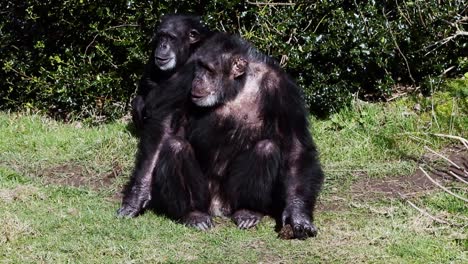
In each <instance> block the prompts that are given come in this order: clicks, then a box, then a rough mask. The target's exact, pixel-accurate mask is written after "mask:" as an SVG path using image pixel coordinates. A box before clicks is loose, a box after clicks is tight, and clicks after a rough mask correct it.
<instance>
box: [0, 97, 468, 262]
mask: <svg viewBox="0 0 468 264" xmlns="http://www.w3.org/2000/svg"><path fill="white" fill-rule="evenodd" d="M467 103H468V102H467V101H466V98H461V99H460V98H455V97H450V96H449V95H447V94H444V93H439V94H438V95H437V96H434V97H433V98H429V99H421V98H419V99H414V98H403V99H400V100H397V101H395V102H392V103H390V104H385V105H383V104H367V103H363V102H359V101H356V102H355V103H354V104H353V105H352V106H351V107H350V108H349V109H345V110H343V111H341V112H340V113H338V114H335V115H334V116H332V117H331V118H330V119H327V120H315V119H313V120H312V123H313V127H312V128H311V129H312V131H313V134H314V138H315V140H316V142H317V145H318V148H319V150H320V152H321V160H322V163H323V166H324V169H325V171H326V173H327V179H326V183H325V186H324V190H323V193H322V195H321V197H320V202H319V205H318V209H317V213H316V224H317V225H318V226H319V229H320V231H319V236H318V237H317V238H313V239H309V240H306V241H291V240H280V239H278V238H277V233H276V232H275V231H274V221H273V220H272V219H265V220H263V221H262V222H261V224H260V225H259V226H258V228H256V229H253V230H248V231H242V230H238V229H236V228H235V226H234V225H233V224H232V223H230V222H229V221H228V220H226V219H216V222H217V226H216V227H215V228H214V229H213V230H211V231H209V232H205V233H203V232H198V231H195V230H192V229H190V228H186V227H184V226H182V225H178V224H175V223H173V222H172V221H169V220H168V219H165V218H164V217H161V216H157V215H155V214H153V213H151V212H150V213H146V214H144V215H142V216H140V217H138V218H136V219H117V218H115V217H114V216H115V211H116V210H117V208H118V207H119V202H120V200H119V199H120V198H119V192H120V190H121V188H122V184H123V183H125V181H126V180H127V179H128V176H129V174H130V172H131V169H132V165H133V159H134V153H135V146H136V139H135V138H133V137H132V136H131V135H130V133H129V132H128V130H127V129H126V123H125V122H123V121H122V122H115V123H112V124H106V125H101V126H98V127H89V126H87V125H84V124H81V123H78V122H75V123H71V124H62V123H58V122H55V121H53V120H50V119H48V118H44V117H42V116H38V115H24V114H12V113H0V223H2V224H1V225H0V262H2V263H41V262H45V263H63V262H72V263H80V262H81V263H122V262H125V263H127V262H128V263H143V262H149V263H158V262H164V263H171V262H172V263H183V262H195V263H315V262H317V263H349V262H354V263H369V262H370V263H466V262H467V261H468V242H467V241H468V240H467V233H466V231H467V230H466V225H467V224H468V206H467V203H464V202H463V201H462V200H460V199H457V198H455V197H453V196H451V195H448V194H446V193H445V192H443V191H441V190H440V189H438V188H437V187H434V185H432V184H430V183H428V181H427V179H426V180H425V178H424V176H423V175H422V174H421V173H420V172H417V171H416V168H417V164H419V163H429V164H431V165H432V166H439V167H440V166H443V163H441V162H438V161H437V159H436V158H435V157H434V156H430V155H428V154H427V153H426V152H425V150H424V146H429V147H430V148H432V149H435V150H437V151H442V152H443V153H445V154H446V155H451V156H452V157H455V158H456V157H458V158H460V157H461V159H458V160H461V161H463V159H465V161H466V157H467V156H468V155H467V154H466V151H465V150H463V149H462V148H460V147H459V146H460V145H457V144H456V142H455V141H449V140H446V139H442V138H439V137H435V136H431V135H430V134H428V133H447V134H448V133H450V134H453V135H459V136H463V137H467V136H468V134H467V133H468V117H467V113H466V109H464V108H463V106H464V105H466V104H467ZM432 106H437V107H435V108H434V111H431V109H432V108H433V107H432ZM434 164H435V165H434ZM434 175H435V174H434ZM434 177H438V176H434ZM445 178H446V179H445V180H444V179H443V178H442V177H438V178H436V179H437V180H438V181H440V182H442V183H443V184H444V185H446V186H448V187H449V188H450V189H451V190H452V191H454V192H456V193H458V194H460V195H462V196H463V195H464V197H468V195H467V192H466V191H467V188H466V185H465V186H463V185H461V183H459V182H458V183H457V182H456V181H453V180H451V179H448V178H447V177H445ZM400 194H401V195H400ZM408 201H409V202H412V203H414V204H416V205H417V206H418V207H420V208H423V209H424V210H426V211H428V212H429V213H430V214H431V215H433V216H435V217H437V218H438V219H441V220H443V221H447V222H450V223H452V225H447V224H440V223H437V222H436V221H434V220H431V219H430V218H429V217H427V216H424V215H422V214H421V213H420V212H418V211H417V210H416V209H414V208H413V207H412V206H410V204H409V203H408Z"/></svg>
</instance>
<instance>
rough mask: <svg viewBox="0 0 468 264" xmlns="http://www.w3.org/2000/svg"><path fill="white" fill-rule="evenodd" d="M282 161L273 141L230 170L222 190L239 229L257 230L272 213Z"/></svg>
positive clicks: (239, 159)
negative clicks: (267, 215)
mask: <svg viewBox="0 0 468 264" xmlns="http://www.w3.org/2000/svg"><path fill="white" fill-rule="evenodd" d="M280 158H281V157H280V151H279V148H278V146H277V145H276V144H275V143H274V142H273V141H271V140H262V141H259V142H257V144H256V145H255V146H254V148H253V149H251V150H249V151H246V152H244V153H242V154H240V155H239V156H238V157H236V158H235V160H234V161H233V162H232V163H231V165H230V166H229V172H228V175H227V178H226V180H225V181H224V182H223V183H222V184H221V188H222V192H223V193H224V195H225V199H226V200H227V201H229V203H230V205H231V208H232V209H233V212H234V214H233V215H232V218H233V220H234V222H235V223H236V225H237V226H238V227H239V228H242V229H244V228H251V227H254V226H255V225H256V224H257V223H258V222H259V221H260V220H261V218H262V217H263V214H264V213H268V212H269V210H270V208H271V206H272V201H273V191H274V187H275V184H277V180H278V173H279V169H280V168H279V164H280Z"/></svg>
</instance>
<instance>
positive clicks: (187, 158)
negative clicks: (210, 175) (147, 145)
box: [152, 136, 213, 230]
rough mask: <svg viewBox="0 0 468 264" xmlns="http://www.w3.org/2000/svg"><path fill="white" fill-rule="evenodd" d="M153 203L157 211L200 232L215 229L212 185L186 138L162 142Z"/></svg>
mask: <svg viewBox="0 0 468 264" xmlns="http://www.w3.org/2000/svg"><path fill="white" fill-rule="evenodd" d="M152 194H153V198H152V203H154V206H155V208H156V209H157V210H160V211H162V212H163V213H165V214H167V215H168V216H169V217H171V218H173V219H176V220H179V221H182V222H183V223H184V224H186V225H189V226H193V227H195V228H198V229H202V230H205V229H208V228H210V227H212V225H213V224H212V222H211V217H210V216H209V215H208V213H207V212H208V207H209V198H210V197H209V193H208V183H207V180H206V179H205V177H204V175H203V173H202V172H201V170H200V167H199V165H198V162H197V161H196V159H195V156H194V153H193V150H192V147H191V145H190V143H189V142H188V141H186V140H185V139H183V138H180V137H176V136H171V137H169V138H166V139H164V140H163V142H162V148H161V153H160V158H159V161H158V164H157V165H156V168H155V171H154V176H153V191H152Z"/></svg>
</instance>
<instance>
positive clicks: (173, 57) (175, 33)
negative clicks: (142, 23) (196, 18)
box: [153, 20, 200, 71]
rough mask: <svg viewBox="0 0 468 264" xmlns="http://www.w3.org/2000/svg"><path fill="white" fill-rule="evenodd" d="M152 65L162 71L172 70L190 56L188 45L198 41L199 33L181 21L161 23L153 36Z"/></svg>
mask: <svg viewBox="0 0 468 264" xmlns="http://www.w3.org/2000/svg"><path fill="white" fill-rule="evenodd" d="M153 38H154V64H155V65H156V66H157V67H158V68H159V69H160V70H162V71H170V70H172V69H174V68H175V67H176V66H177V65H178V62H185V61H186V60H187V59H188V56H189V55H190V53H189V52H190V45H192V44H194V43H196V42H198V41H199V40H200V34H199V32H198V31H197V30H196V29H194V28H193V27H192V25H190V24H187V23H184V22H183V21H172V20H167V21H163V22H162V23H161V25H160V26H159V27H158V29H157V30H156V32H155V35H154V37H153Z"/></svg>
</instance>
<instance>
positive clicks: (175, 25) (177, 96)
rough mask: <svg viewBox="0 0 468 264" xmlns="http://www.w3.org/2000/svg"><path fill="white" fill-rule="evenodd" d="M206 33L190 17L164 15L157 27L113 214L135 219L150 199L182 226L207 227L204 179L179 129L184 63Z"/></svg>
mask: <svg viewBox="0 0 468 264" xmlns="http://www.w3.org/2000/svg"><path fill="white" fill-rule="evenodd" d="M210 34H211V33H210V32H209V31H208V30H207V29H205V28H204V27H202V26H201V24H200V21H199V20H198V19H197V18H194V17H191V16H180V15H172V16H168V17H165V18H164V19H163V20H162V23H161V25H160V26H159V27H158V29H157V31H156V45H155V49H154V52H153V54H152V56H151V58H150V61H149V62H148V65H147V67H146V71H145V73H144V75H143V78H142V81H141V86H140V88H141V89H142V90H144V91H143V92H142V95H143V94H145V93H148V95H147V98H146V99H145V100H144V102H143V101H142V100H143V96H141V95H140V97H137V98H136V99H135V100H134V102H133V103H134V118H135V119H137V120H136V122H137V123H138V122H141V126H140V128H142V130H141V131H140V133H141V137H140V142H139V145H138V153H137V156H136V162H135V169H134V172H133V175H132V177H131V179H130V182H129V183H128V184H127V186H126V188H125V190H124V197H123V201H122V207H121V208H120V209H119V210H118V212H117V214H118V216H122V217H134V216H136V215H138V214H139V213H140V212H141V211H142V210H143V209H144V208H146V207H147V205H148V204H149V202H150V201H151V202H152V203H153V208H155V209H156V210H157V211H158V212H161V213H164V214H166V215H168V216H169V217H171V218H173V219H176V220H179V221H182V222H183V223H185V224H187V225H190V226H194V227H196V228H199V229H208V228H210V227H211V226H212V222H211V217H210V216H209V215H208V207H209V194H208V185H207V181H206V180H205V178H204V176H203V174H202V173H201V170H200V167H199V165H198V163H197V161H196V159H195V157H194V152H193V150H192V148H191V146H190V144H189V143H188V142H187V141H186V140H185V131H184V129H185V126H186V124H187V119H186V112H187V105H188V103H189V102H190V84H191V82H192V78H193V64H191V63H189V62H187V60H188V58H189V56H190V54H191V52H193V50H194V44H195V43H200V42H202V41H203V40H204V39H205V38H207V37H208V35H210ZM158 74H161V75H158ZM145 89H146V90H145ZM143 106H144V107H145V111H144V115H145V116H144V119H143V118H142V117H143V116H142V107H143Z"/></svg>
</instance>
